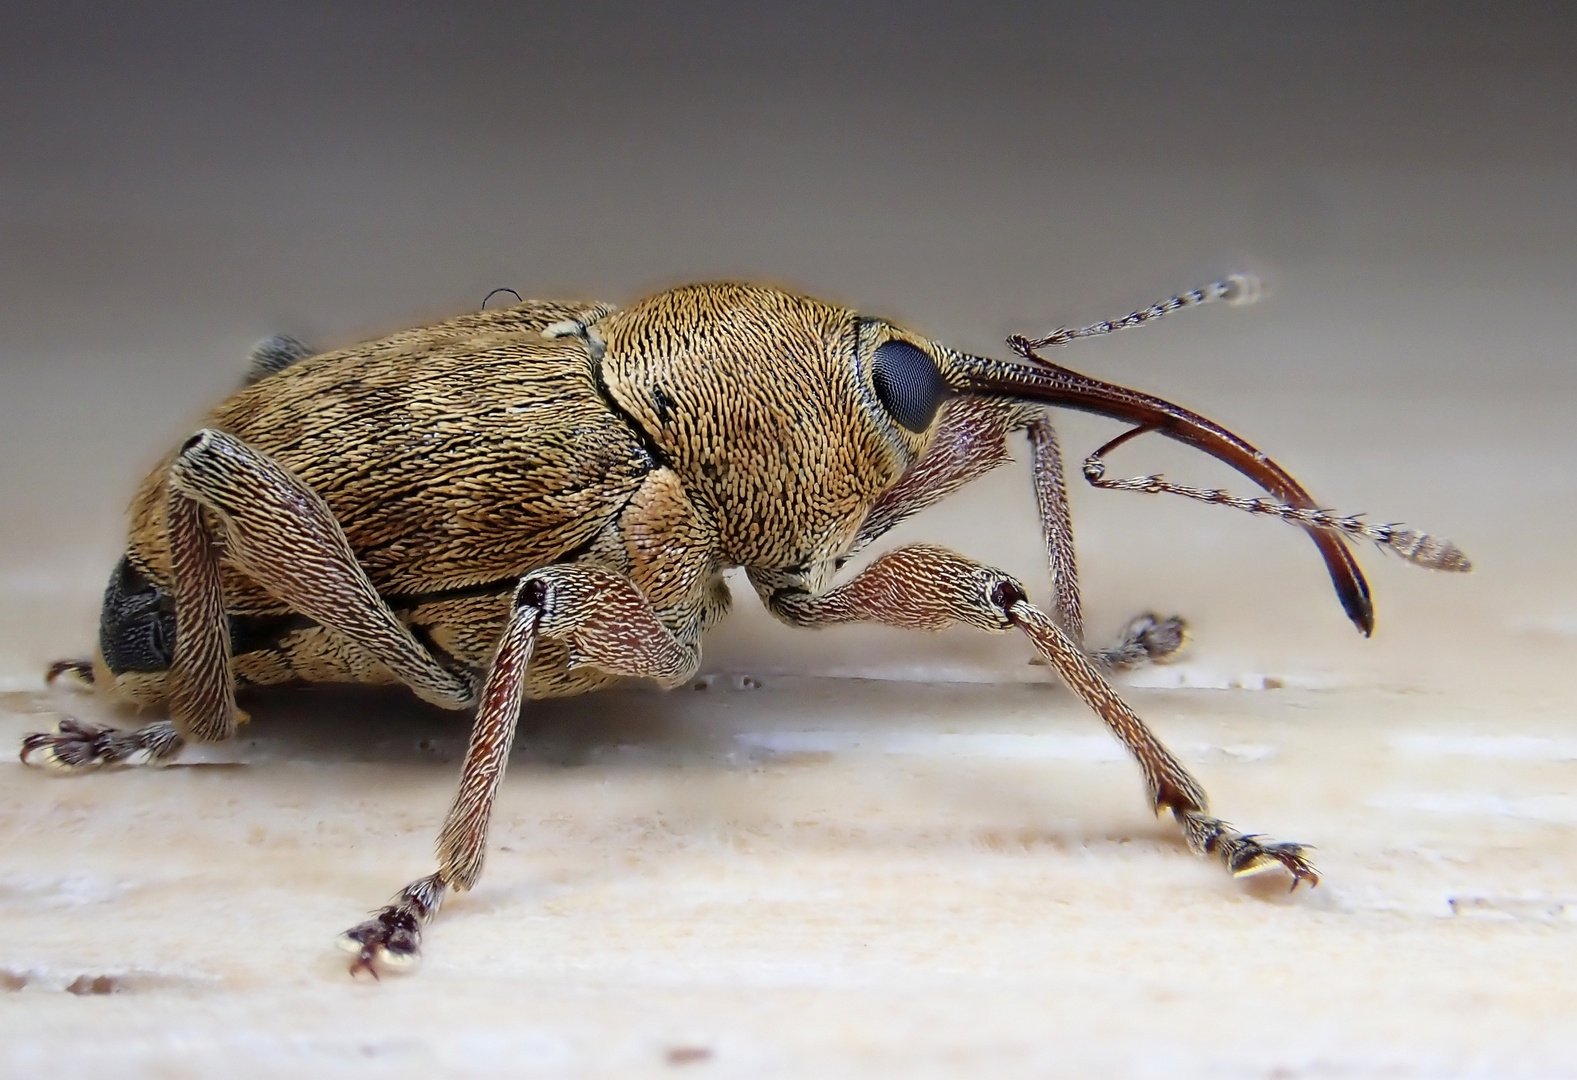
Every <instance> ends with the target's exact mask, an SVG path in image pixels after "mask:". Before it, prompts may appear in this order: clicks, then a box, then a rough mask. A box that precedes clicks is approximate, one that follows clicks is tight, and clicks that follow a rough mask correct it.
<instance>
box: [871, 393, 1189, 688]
mask: <svg viewBox="0 0 1577 1080" xmlns="http://www.w3.org/2000/svg"><path fill="white" fill-rule="evenodd" d="M1015 431H1024V432H1025V433H1027V434H1028V436H1029V445H1030V454H1031V470H1032V474H1033V478H1034V485H1035V506H1036V509H1037V511H1038V512H1039V517H1040V528H1041V538H1042V540H1043V541H1044V542H1045V545H1046V564H1047V569H1048V570H1049V571H1050V573H1051V590H1052V605H1051V606H1052V614H1053V615H1054V616H1055V618H1056V619H1057V622H1058V624H1059V625H1060V626H1061V627H1062V628H1063V629H1064V630H1066V631H1067V632H1068V635H1069V636H1070V637H1071V638H1073V640H1074V641H1075V642H1077V643H1078V644H1079V646H1080V648H1083V647H1084V613H1083V610H1082V605H1081V602H1080V596H1079V565H1078V560H1077V559H1076V558H1075V556H1074V547H1073V517H1072V515H1071V514H1070V513H1069V508H1068V489H1067V484H1066V482H1065V481H1064V479H1063V468H1062V450H1061V448H1060V447H1059V446H1058V445H1057V432H1056V429H1055V428H1054V427H1053V426H1052V423H1051V410H1050V409H1049V408H1046V407H1044V406H1039V405H1025V404H1023V403H1011V402H1009V403H1004V402H1000V401H992V400H989V399H986V398H978V397H968V396H964V397H958V398H955V399H953V400H952V401H950V402H949V403H948V404H947V405H946V407H945V411H944V412H943V414H942V419H941V421H940V423H939V425H938V428H937V433H936V438H935V439H934V440H933V441H932V443H931V447H930V449H929V450H927V451H926V453H925V456H924V457H922V458H921V459H920V460H919V461H918V462H916V463H915V465H914V467H913V468H912V469H910V470H909V471H908V472H907V473H906V474H905V475H904V477H903V479H901V480H900V481H898V483H897V484H896V485H894V486H893V487H892V489H891V490H889V491H888V492H887V493H886V494H884V495H883V496H882V497H881V499H880V500H879V501H878V502H877V503H876V505H875V506H874V507H872V508H871V512H870V514H869V515H868V516H867V518H866V520H865V524H864V525H863V526H862V527H861V529H860V534H859V537H858V539H857V540H856V541H855V550H859V549H860V548H863V547H864V546H865V545H866V544H868V543H870V542H871V541H872V540H875V539H876V538H877V537H879V536H881V535H883V534H884V533H886V532H887V531H888V530H889V529H891V528H892V527H893V526H895V525H897V524H898V523H899V522H901V521H903V520H905V519H906V518H908V517H910V516H911V515H913V514H916V513H918V512H919V511H921V510H923V509H925V508H926V507H928V506H932V505H934V504H935V503H937V502H939V501H940V500H942V499H943V498H945V497H946V496H948V495H951V494H952V493H953V492H955V491H957V490H958V489H959V488H961V487H963V486H964V485H965V484H968V483H970V482H971V481H973V480H976V479H978V478H979V477H981V476H984V475H985V474H986V473H988V472H991V471H992V470H993V469H996V468H998V467H1000V466H1002V465H1005V464H1007V463H1008V462H1009V461H1012V460H1013V455H1012V454H1010V453H1008V448H1007V439H1008V435H1009V434H1011V433H1012V432H1015ZM1186 641H1187V625H1186V624H1185V623H1184V621H1183V619H1181V618H1180V617H1178V616H1176V615H1173V616H1170V617H1162V616H1159V615H1156V614H1154V613H1153V612H1146V613H1144V614H1142V615H1139V616H1137V617H1136V618H1134V619H1131V620H1129V622H1128V625H1127V626H1126V627H1125V628H1124V629H1123V634H1122V637H1121V638H1120V639H1119V640H1118V642H1117V644H1116V645H1114V646H1112V647H1110V648H1106V649H1099V650H1095V651H1092V652H1090V653H1089V655H1090V657H1091V658H1092V659H1094V660H1095V661H1096V662H1097V663H1098V664H1100V665H1101V666H1102V667H1105V668H1109V669H1112V670H1123V669H1126V668H1131V667H1135V666H1137V665H1139V664H1143V663H1147V662H1164V661H1166V660H1169V659H1171V658H1173V657H1175V656H1176V654H1177V653H1178V652H1180V651H1181V650H1182V648H1183V645H1184V644H1185V642H1186Z"/></svg>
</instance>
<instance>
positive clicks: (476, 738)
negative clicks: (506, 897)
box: [340, 565, 701, 975]
mask: <svg viewBox="0 0 1577 1080" xmlns="http://www.w3.org/2000/svg"><path fill="white" fill-rule="evenodd" d="M539 638H556V639H559V640H562V641H564V642H565V643H566V644H568V646H569V650H570V665H571V666H572V667H575V666H580V665H589V666H591V667H595V668H599V669H601V670H603V671H606V672H608V673H609V674H611V675H626V676H632V677H638V678H649V679H655V680H657V681H658V682H659V683H662V684H663V685H664V686H669V687H672V686H677V685H679V684H680V683H682V682H685V681H687V680H688V679H689V678H690V677H691V676H692V675H694V674H695V670H696V668H697V667H698V666H699V665H700V661H701V653H700V649H699V648H698V647H696V646H693V645H686V644H684V643H683V642H681V641H679V640H678V639H677V638H675V637H674V635H673V634H672V633H671V632H669V630H668V629H667V627H665V626H664V625H663V624H662V622H661V621H660V620H659V619H658V617H657V613H656V612H655V611H654V610H653V609H652V606H651V604H650V603H649V602H648V601H647V599H646V597H645V596H644V595H643V594H642V593H641V591H640V590H639V589H638V588H636V586H635V585H634V583H633V582H631V581H630V580H629V579H628V578H626V577H623V576H622V575H619V574H615V573H611V572H610V571H607V570H601V569H598V568H595V567H589V566H575V565H562V566H550V567H547V568H546V569H543V570H537V571H534V572H532V573H530V574H528V575H526V577H525V578H523V579H522V580H521V583H520V586H519V588H517V589H516V591H515V599H514V602H513V605H512V607H511V610H510V615H509V620H508V622H507V624H506V625H505V628H504V633H503V635H502V637H501V638H500V639H499V643H498V646H497V649H496V651H495V653H494V656H493V663H492V666H491V668H490V670H489V672H488V676H487V681H486V683H485V684H484V685H483V688H482V698H481V703H480V705H479V706H478V707H477V712H476V721H475V723H474V724H473V725H472V728H471V741H470V745H469V746H468V747H467V748H466V754H465V762H464V764H462V765H461V768H460V786H459V789H458V790H457V791H456V792H455V797H454V802H453V803H452V804H451V805H450V807H449V814H448V816H447V818H445V820H444V826H443V830H442V831H441V832H440V833H439V835H438V870H437V871H436V872H435V873H432V874H429V875H427V876H426V877H422V878H417V879H416V880H415V881H413V882H411V883H410V884H409V885H407V886H406V887H405V888H404V889H402V890H400V892H399V893H398V894H397V895H396V896H395V897H394V899H393V900H391V901H390V902H389V903H388V904H387V905H385V906H384V907H382V908H380V909H379V910H378V911H376V912H374V913H373V914H372V917H371V918H369V919H367V921H365V922H363V923H361V924H359V925H357V926H355V927H353V928H351V929H350V930H348V931H346V932H345V934H343V935H342V936H341V938H340V944H341V946H342V947H343V948H345V949H346V950H347V951H349V952H351V953H354V954H355V959H354V960H353V961H352V962H351V968H350V970H351V973H352V974H355V973H356V972H358V971H363V970H365V971H369V972H371V973H373V974H374V975H376V974H377V973H378V971H379V969H380V968H381V969H393V970H400V969H404V968H408V967H410V966H411V965H413V964H414V963H415V962H416V959H417V956H418V955H419V953H420V949H421V932H422V927H423V926H424V925H425V924H426V923H427V921H428V920H429V919H431V918H432V917H433V915H435V914H436V913H437V911H438V908H439V906H440V905H441V904H442V903H443V901H444V897H445V896H446V895H447V894H448V893H449V891H450V890H451V889H452V890H455V891H459V892H464V891H465V890H467V889H470V888H471V887H472V886H473V885H475V884H476V882H477V880H478V879H479V878H480V877H481V876H482V863H483V859H484V857H485V855H486V852H487V830H488V824H489V822H490V821H491V819H492V814H493V802H494V799H495V798H496V797H497V795H498V787H499V784H500V783H502V781H503V779H504V766H505V764H506V763H507V761H508V758H509V748H510V744H511V743H513V741H514V738H515V727H516V724H517V723H518V722H519V719H520V708H521V703H522V699H523V698H524V696H525V692H526V682H527V675H528V672H529V668H530V664H531V656H532V653H533V651H534V650H535V647H536V642H537V640H538V639H539Z"/></svg>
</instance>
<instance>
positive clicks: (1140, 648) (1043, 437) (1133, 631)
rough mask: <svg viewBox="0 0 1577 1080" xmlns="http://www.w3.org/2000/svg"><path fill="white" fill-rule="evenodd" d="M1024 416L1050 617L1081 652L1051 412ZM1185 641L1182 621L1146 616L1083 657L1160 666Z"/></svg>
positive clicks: (1080, 617)
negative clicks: (1046, 564) (1047, 565)
mask: <svg viewBox="0 0 1577 1080" xmlns="http://www.w3.org/2000/svg"><path fill="white" fill-rule="evenodd" d="M1025 411H1026V412H1027V413H1028V416H1029V420H1028V423H1027V424H1026V430H1027V432H1028V434H1029V445H1030V450H1031V452H1032V455H1033V457H1032V462H1033V466H1034V478H1035V503H1036V507H1037V508H1038V509H1039V511H1040V527H1041V532H1042V535H1044V537H1045V540H1046V556H1047V559H1048V561H1049V563H1050V567H1051V583H1052V615H1053V617H1055V618H1056V620H1057V625H1059V626H1061V627H1062V629H1063V630H1065V631H1066V632H1067V634H1068V636H1069V637H1071V638H1072V639H1073V640H1074V642H1075V643H1076V644H1078V646H1079V647H1080V648H1081V649H1082V648H1085V645H1084V614H1083V612H1082V610H1081V605H1080V601H1079V565H1078V560H1077V559H1076V558H1075V557H1074V552H1073V516H1072V514H1071V513H1070V512H1069V509H1068V487H1067V484H1066V483H1065V482H1064V481H1063V473H1062V449H1061V448H1060V447H1059V446H1058V445H1057V431H1056V429H1055V428H1053V427H1052V425H1051V410H1050V409H1042V408H1031V409H1027V410H1025ZM1187 640H1188V624H1187V622H1186V621H1184V619H1183V618H1182V616H1180V615H1172V616H1169V617H1165V618H1163V617H1162V616H1160V615H1157V614H1156V613H1155V612H1153V611H1147V612H1145V613H1143V614H1142V615H1137V616H1135V617H1134V618H1132V619H1130V620H1128V625H1127V626H1125V627H1123V632H1122V637H1120V638H1119V639H1118V641H1117V644H1116V645H1114V646H1112V647H1110V648H1106V649H1098V650H1096V651H1093V652H1090V651H1088V650H1086V655H1088V656H1089V657H1090V659H1092V660H1094V661H1095V662H1096V663H1098V664H1100V665H1101V666H1103V667H1106V668H1109V669H1112V670H1115V671H1123V670H1126V669H1127V668H1131V667H1137V666H1138V665H1140V664H1143V663H1147V662H1157V663H1160V662H1165V661H1166V660H1167V659H1169V658H1171V657H1172V656H1174V655H1175V654H1176V653H1177V652H1178V651H1180V650H1181V649H1182V647H1183V645H1184V644H1185V643H1186V642H1187Z"/></svg>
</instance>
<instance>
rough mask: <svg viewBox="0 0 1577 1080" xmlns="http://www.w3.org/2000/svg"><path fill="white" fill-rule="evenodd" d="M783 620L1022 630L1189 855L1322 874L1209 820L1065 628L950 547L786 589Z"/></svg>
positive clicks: (1297, 848)
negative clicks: (1140, 782)
mask: <svg viewBox="0 0 1577 1080" xmlns="http://www.w3.org/2000/svg"><path fill="white" fill-rule="evenodd" d="M769 603H770V604H771V607H772V610H773V612H774V613H775V614H777V615H778V616H779V617H780V618H783V619H785V620H786V621H788V622H791V623H796V624H799V625H802V626H824V625H829V624H833V623H849V622H880V623H886V624H887V625H889V626H899V627H908V628H913V629H920V630H938V629H941V628H942V627H944V626H948V625H950V624H952V623H955V622H957V623H965V624H968V625H970V626H974V627H978V628H979V629H982V630H992V631H1001V630H1006V629H1008V628H1009V627H1013V626H1016V627H1018V628H1019V629H1020V630H1022V631H1023V632H1024V633H1025V635H1027V636H1028V637H1029V639H1030V642H1031V643H1032V644H1033V645H1034V646H1035V649H1036V651H1037V652H1039V653H1040V655H1041V656H1042V657H1044V658H1045V660H1046V662H1047V663H1048V664H1049V665H1050V666H1051V667H1052V668H1053V669H1054V670H1055V671H1056V672H1057V675H1058V676H1059V677H1060V678H1061V679H1062V681H1063V682H1064V683H1066V684H1067V685H1068V688H1069V689H1071V690H1072V691H1073V692H1074V693H1075V694H1077V695H1078V696H1079V697H1080V699H1081V700H1083V701H1084V703H1085V704H1086V705H1088V706H1089V707H1090V708H1091V709H1093V710H1094V711H1095V713H1096V714H1097V715H1098V716H1100V718H1101V719H1102V720H1103V721H1105V722H1106V726H1107V727H1108V728H1109V729H1111V732H1112V734H1114V735H1116V736H1117V738H1118V739H1119V740H1120V741H1121V742H1122V744H1123V745H1124V746H1126V747H1127V748H1128V751H1129V752H1130V753H1131V754H1133V756H1134V758H1135V759H1136V760H1137V761H1138V762H1139V767H1140V769H1141V770H1142V771H1143V773H1144V778H1145V784H1146V786H1147V787H1148V789H1149V793H1150V803H1151V806H1152V807H1153V808H1154V809H1155V811H1156V812H1157V813H1160V812H1162V811H1167V810H1170V811H1171V812H1172V816H1173V817H1174V818H1175V819H1176V820H1177V822H1178V823H1179V824H1180V825H1181V826H1182V828H1183V835H1184V836H1185V837H1186V838H1187V840H1188V843H1189V846H1190V847H1192V848H1193V849H1194V850H1195V851H1197V852H1199V853H1200V854H1213V855H1216V856H1218V857H1219V858H1220V859H1221V861H1222V862H1223V863H1224V864H1225V865H1226V867H1227V869H1228V870H1230V871H1232V873H1233V874H1235V875H1239V876H1242V875H1247V874H1254V873H1258V872H1260V871H1262V870H1266V869H1271V868H1273V867H1275V866H1278V865H1279V866H1282V867H1284V868H1286V870H1287V871H1288V872H1289V873H1291V874H1292V884H1293V887H1294V888H1296V887H1297V885H1298V882H1300V881H1303V880H1308V881H1309V882H1310V883H1311V884H1317V883H1318V881H1319V875H1318V873H1317V872H1316V871H1315V869H1314V867H1313V866H1312V865H1311V864H1310V863H1309V862H1308V860H1307V859H1305V858H1304V848H1303V846H1302V845H1300V844H1287V843H1275V842H1273V841H1270V840H1267V839H1265V838H1262V837H1258V836H1254V835H1246V834H1244V833H1241V832H1238V831H1237V830H1235V829H1233V828H1232V827H1231V826H1230V825H1228V824H1226V823H1225V822H1223V821H1221V820H1220V819H1219V818H1215V817H1211V816H1210V814H1209V801H1208V799H1207V798H1206V796H1205V792H1204V788H1202V787H1201V786H1200V784H1199V781H1197V780H1195V779H1194V778H1193V777H1192V776H1191V775H1189V773H1188V770H1187V769H1185V768H1184V767H1183V765H1182V763H1181V762H1179V761H1178V760H1177V759H1176V758H1175V757H1173V756H1172V753H1171V751H1169V750H1167V748H1166V747H1165V746H1163V745H1162V744H1161V741H1160V740H1159V739H1157V738H1156V737H1155V735H1154V734H1153V733H1152V732H1151V731H1150V729H1149V728H1148V727H1146V726H1145V723H1144V721H1142V720H1141V719H1139V717H1138V716H1137V715H1136V714H1135V713H1134V711H1133V710H1132V709H1130V708H1129V707H1128V705H1127V704H1126V703H1125V702H1124V701H1123V700H1122V698H1120V697H1119V696H1118V695H1117V692H1116V691H1115V690H1113V689H1112V687H1111V684H1109V683H1108V682H1107V681H1106V680H1105V679H1104V678H1103V677H1102V676H1101V674H1100V672H1099V671H1097V670H1096V668H1095V666H1094V665H1093V664H1092V663H1091V662H1090V660H1089V658H1088V657H1086V656H1085V654H1084V651H1083V650H1082V649H1080V648H1079V646H1078V644H1077V643H1076V642H1075V641H1074V640H1073V638H1072V637H1071V636H1070V635H1069V634H1068V632H1067V631H1066V630H1064V629H1063V628H1062V627H1061V626H1059V625H1058V623H1057V621H1056V620H1055V619H1053V618H1052V617H1050V616H1048V615H1047V614H1046V613H1045V612H1043V611H1041V610H1040V609H1039V608H1037V607H1035V606H1034V605H1033V604H1031V603H1030V602H1029V600H1028V598H1027V597H1026V595H1025V592H1024V588H1023V586H1022V585H1020V584H1019V583H1018V582H1017V581H1015V580H1014V579H1013V578H1012V577H1010V576H1009V575H1008V574H1007V573H1005V572H1004V571H1002V570H997V569H994V568H992V567H989V566H983V565H981V564H980V563H977V562H974V561H972V560H970V559H966V558H964V557H963V556H961V555H956V554H954V553H953V552H951V551H948V550H946V549H945V548H940V547H931V546H927V545H917V546H914V547H906V548H899V549H898V550H896V551H890V552H888V553H887V554H885V555H883V556H882V557H881V558H879V559H877V560H876V561H875V562H873V563H871V564H870V565H869V566H867V567H866V568H865V569H864V570H863V571H862V572H861V573H860V574H858V575H856V576H855V577H854V578H853V579H852V580H851V581H849V582H847V583H846V584H844V585H841V586H839V587H838V588H836V589H832V590H831V591H829V592H827V593H825V594H823V595H821V596H810V595H809V594H807V593H804V592H796V591H788V590H784V591H781V592H778V593H776V594H774V595H772V596H771V597H770V598H769Z"/></svg>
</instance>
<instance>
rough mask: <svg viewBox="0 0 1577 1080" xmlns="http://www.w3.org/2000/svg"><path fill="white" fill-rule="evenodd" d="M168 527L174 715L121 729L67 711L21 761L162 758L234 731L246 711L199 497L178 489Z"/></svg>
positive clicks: (54, 765)
mask: <svg viewBox="0 0 1577 1080" xmlns="http://www.w3.org/2000/svg"><path fill="white" fill-rule="evenodd" d="M167 528H168V529H169V536H170V564H171V568H172V570H173V572H174V576H175V613H176V615H175V619H176V621H175V626H176V630H175V653H174V658H173V660H172V663H171V665H170V674H169V685H170V712H171V719H169V720H165V721H160V722H158V723H154V724H149V725H147V726H145V727H142V728H139V729H137V730H135V731H123V730H119V729H115V728H105V727H100V726H98V725H96V724H86V723H83V722H82V721H80V720H76V719H72V718H70V717H67V718H66V719H64V720H62V721H61V722H60V723H59V724H58V725H56V727H55V730H54V731H52V732H48V733H43V732H40V733H35V734H32V735H28V736H27V737H26V738H24V739H23V740H22V753H21V758H22V761H23V763H24V764H28V765H37V766H41V767H43V768H48V769H53V770H56V771H60V772H83V771H86V770H88V769H95V768H99V767H101V766H105V765H127V764H133V763H142V762H148V763H155V762H163V761H168V760H170V759H171V758H173V757H174V756H175V755H176V754H178V753H180V751H181V747H182V746H184V745H185V740H186V739H193V740H196V741H198V742H222V741H224V740H225V739H228V738H230V736H231V735H233V734H234V733H235V729H236V725H237V724H238V723H240V720H241V714H240V712H239V710H238V709H237V708H236V704H235V680H234V678H233V677H232V676H231V672H230V631H229V625H228V623H227V622H226V619H225V611H224V592H223V589H222V588H221V586H220V582H219V557H218V553H217V552H216V551H215V550H214V544H213V540H212V538H211V537H210V536H209V535H208V532H207V530H206V529H204V527H203V521H202V517H201V514H200V512H199V509H198V505H197V503H196V502H194V501H193V500H192V499H190V498H188V497H186V496H184V495H182V494H180V493H179V492H176V491H174V490H172V492H171V495H170V506H169V514H168V524H167Z"/></svg>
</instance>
